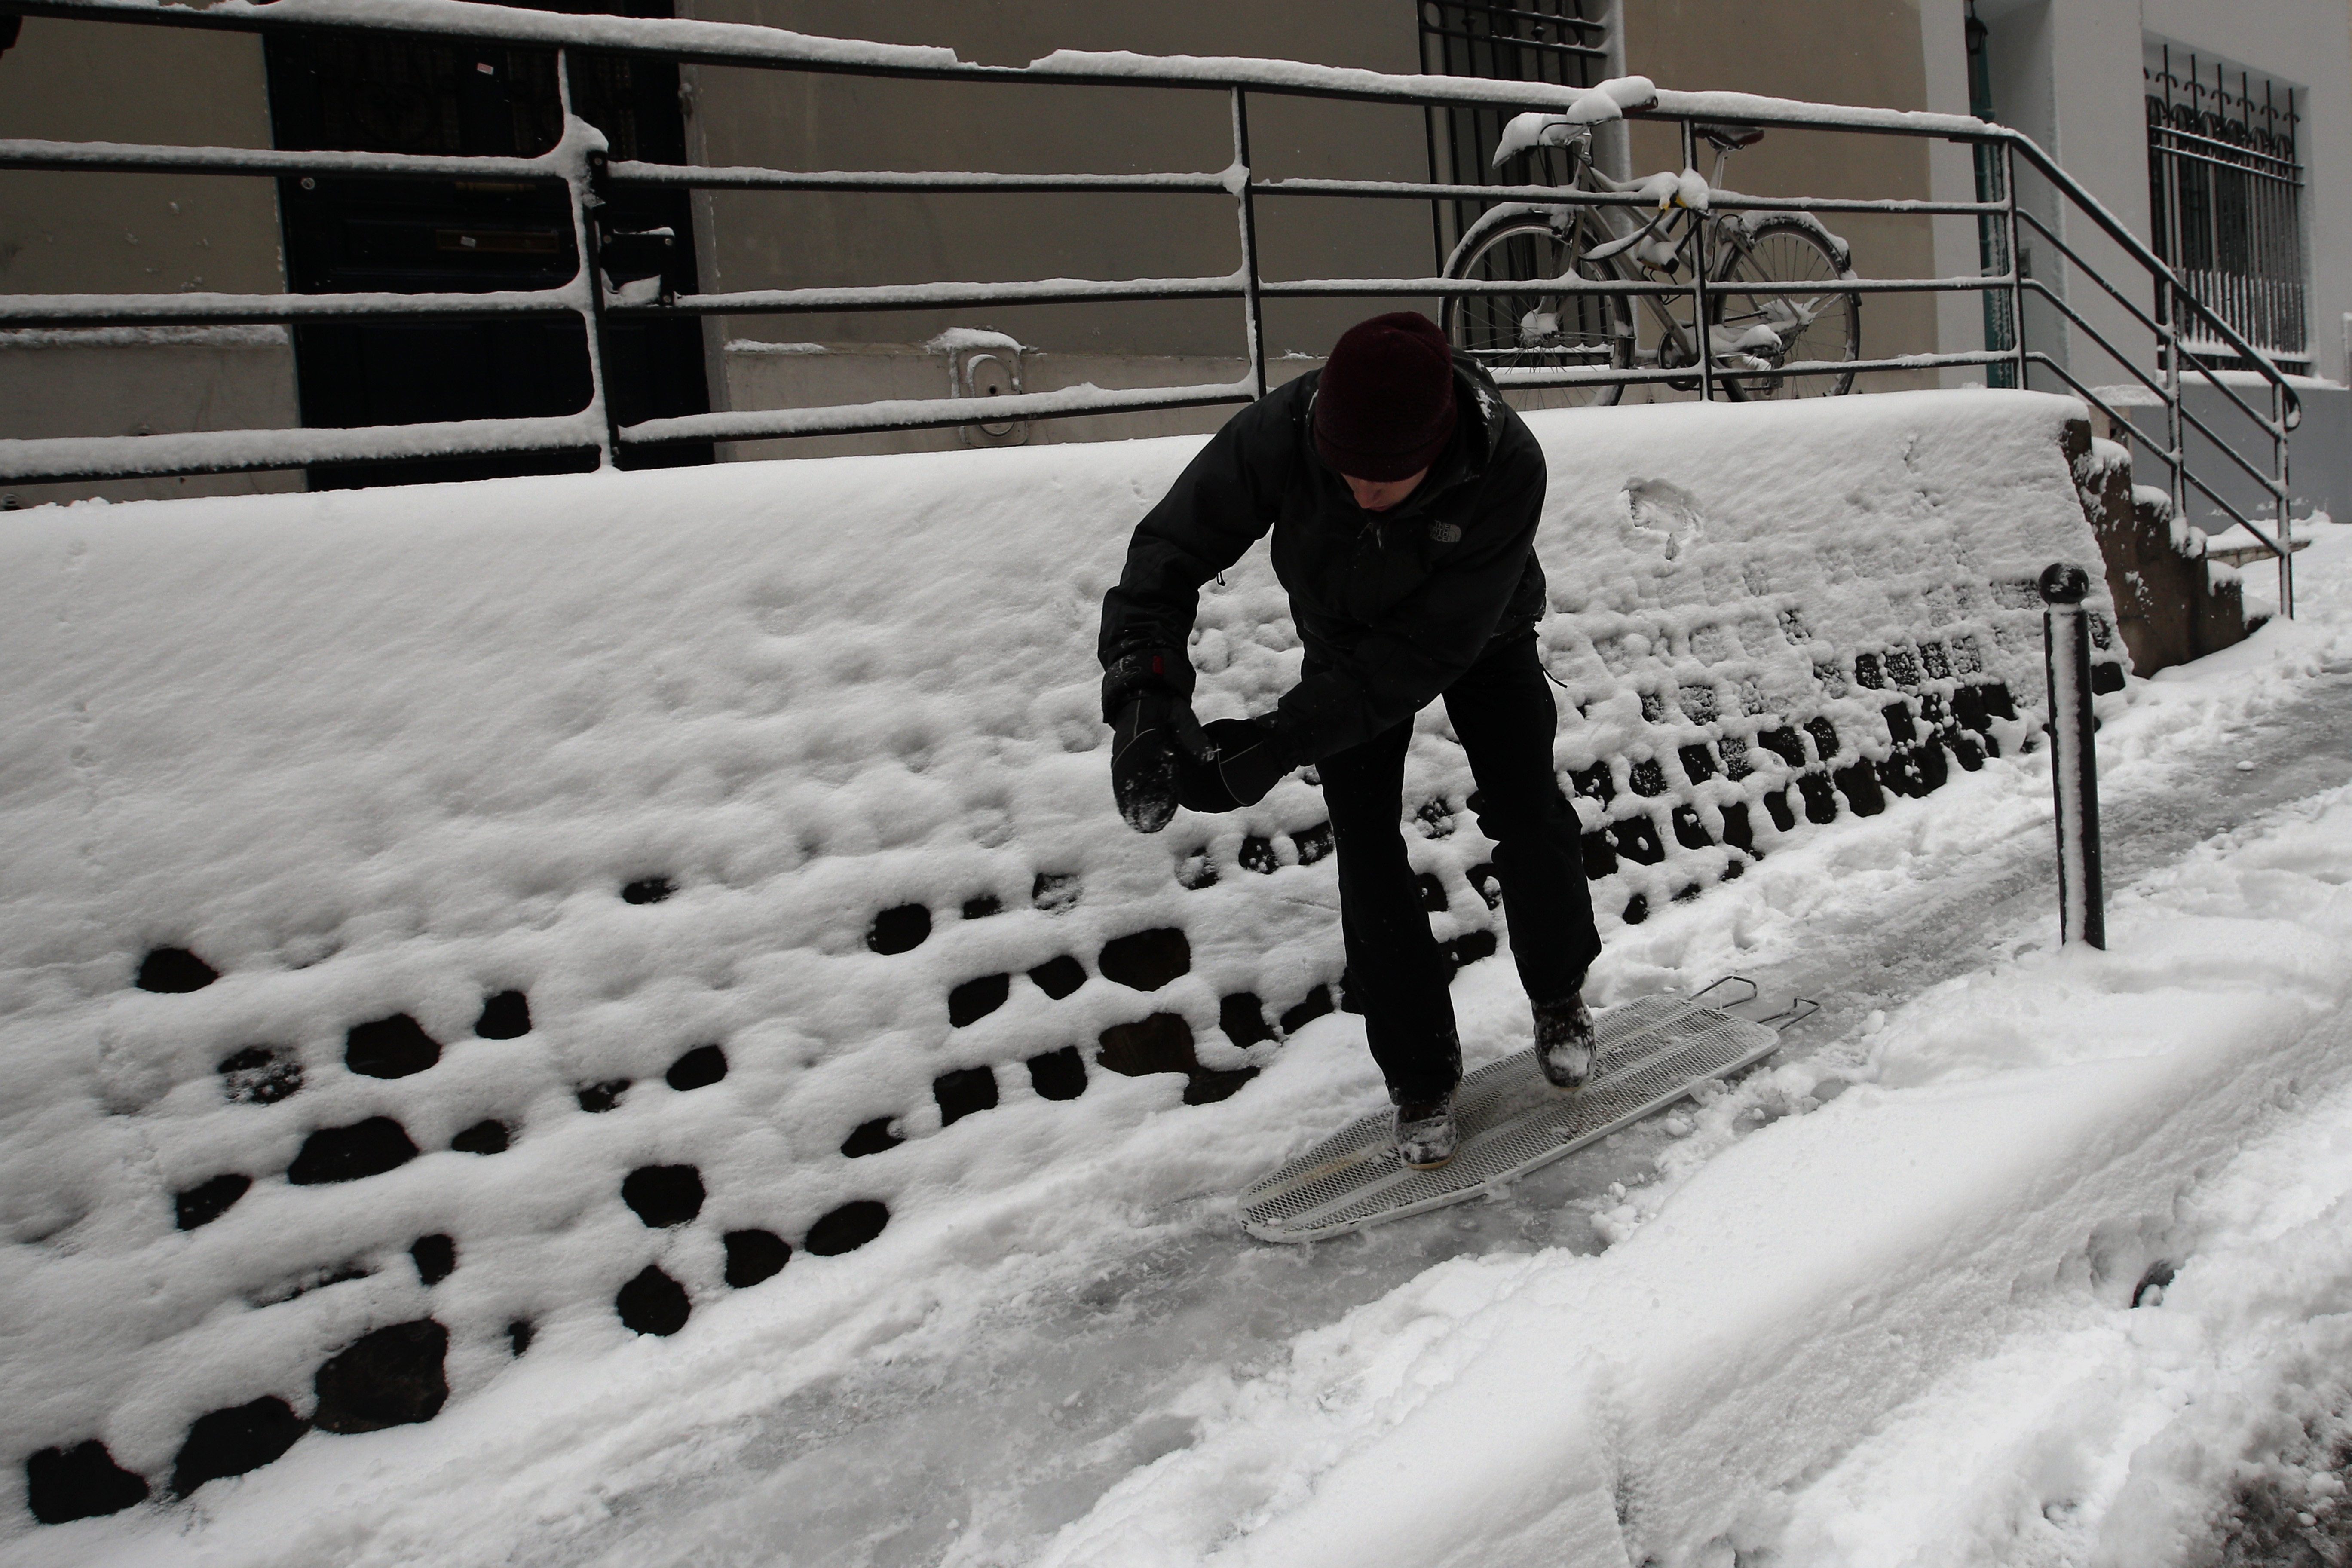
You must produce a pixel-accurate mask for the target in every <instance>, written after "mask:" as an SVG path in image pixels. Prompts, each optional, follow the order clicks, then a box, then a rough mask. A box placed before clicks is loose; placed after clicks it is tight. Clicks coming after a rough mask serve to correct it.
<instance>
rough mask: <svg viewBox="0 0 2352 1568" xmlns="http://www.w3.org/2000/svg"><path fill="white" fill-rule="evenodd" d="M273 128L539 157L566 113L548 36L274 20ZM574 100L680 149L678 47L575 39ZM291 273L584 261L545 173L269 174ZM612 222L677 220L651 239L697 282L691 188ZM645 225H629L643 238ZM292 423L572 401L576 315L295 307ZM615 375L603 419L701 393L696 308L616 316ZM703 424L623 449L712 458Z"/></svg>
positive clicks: (553, 270) (404, 473)
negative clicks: (624, 50) (295, 408)
mask: <svg viewBox="0 0 2352 1568" xmlns="http://www.w3.org/2000/svg"><path fill="white" fill-rule="evenodd" d="M537 8H539V9H542V10H563V11H587V10H590V9H593V10H596V11H599V12H604V13H608V14H609V13H615V12H617V13H622V14H626V15H633V16H668V15H669V14H670V5H669V4H668V0H624V3H621V4H613V3H609V0H600V3H592V0H556V3H552V4H541V5H539V6H538V7H537ZM268 70H269V103H270V121H271V126H272V132H273V134H274V136H275V138H276V141H277V144H278V146H279V147H281V148H289V149H302V150H317V149H331V150H335V151H352V152H371V153H426V154H436V155H448V154H453V153H487V154H493V155H503V156H520V157H536V156H537V155H538V154H540V153H544V152H546V151H547V150H548V149H549V148H551V147H552V146H553V145H554V144H555V142H556V140H557V138H558V137H559V136H560V135H561V134H562V107H561V100H560V98H559V97H558V93H557V88H556V78H555V70H556V61H555V56H554V54H553V53H552V52H550V51H542V50H535V49H508V48H488V47H476V46H473V45H470V44H466V43H462V42H460V43H455V44H442V43H426V42H422V41H416V40H411V39H406V38H391V37H384V38H374V37H352V36H351V35H347V34H346V35H313V36H303V35H272V36H271V37H269V39H268ZM573 102H574V106H575V108H577V110H579V112H580V115H581V117H582V118H583V119H584V120H586V121H588V122H589V123H590V124H592V125H594V126H595V127H596V128H597V129H598V130H600V131H602V132H604V135H605V137H606V138H607V140H608V141H609V142H611V144H612V156H613V157H614V158H615V159H621V158H643V159H646V160H649V161H652V162H656V163H685V162H686V130H685V125H684V122H683V121H682V119H681V117H680V115H679V110H678V94H677V68H675V67H674V66H670V65H667V64H662V63H658V62H647V61H644V60H629V59H620V58H612V57H609V56H593V55H591V56H585V57H582V58H579V59H578V60H576V61H575V65H574V73H573ZM278 205H279V211H280V212H281V214H282V215H283V218H284V223H285V230H286V266H287V273H288V280H289V284H290V285H291V287H292V288H293V289H294V290H295V291H296V292H298V293H305V294H315V293H341V292H346V291H353V290H384V291H390V292H397V293H423V292H465V293H477V292H482V291H486V290H490V289H549V288H555V287H558V286H560V285H561V284H562V283H564V282H565V281H567V280H568V279H571V277H572V275H573V273H574V271H575V270H576V267H577V258H576V252H575V247H574V245H573V241H572V216H571V212H570V207H569V204H568V203H567V201H566V200H565V197H564V194H563V192H562V190H561V189H559V188H555V187H548V186H531V185H520V184H510V183H505V182H498V181H483V180H467V181H454V180H453V181H437V180H436V181H423V180H384V179H333V178H325V177H320V178H316V179H300V180H290V179H289V180H283V181H280V182H279V203H278ZM602 216H603V220H604V226H605V228H606V230H607V231H626V232H631V233H644V232H648V231H657V230H664V229H666V230H667V231H668V237H667V239H666V240H656V241H653V242H650V243H651V245H652V246H654V247H656V253H655V255H654V258H653V259H652V261H651V263H650V264H649V265H643V266H640V267H638V268H635V270H637V271H641V272H642V271H650V270H652V269H653V268H656V267H657V268H659V269H660V271H661V274H662V277H663V279H664V281H665V283H666V285H667V287H668V288H670V289H675V290H676V291H677V292H679V293H689V294H690V293H692V292H694V290H695V289H696V287H697V284H696V280H695V264H694V249H693V232H694V231H693V226H692V223H691V221H690V218H689V214H688V197H687V195H686V193H685V192H683V191H658V192H652V193H640V192H629V193H626V194H625V195H622V196H621V197H620V198H619V199H617V200H615V201H614V203H613V204H612V205H610V206H608V207H606V208H605V209H604V214H603V215H602ZM647 244H648V242H646V241H635V242H632V249H633V250H635V251H643V250H644V249H645V248H646V246H647ZM294 359H295V367H296V373H297V374H298V376H299V386H300V393H301V404H302V422H303V424H305V425H307V426H344V427H348V426H362V425H407V424H415V423H419V422H423V421H428V420H464V419H497V418H513V417H521V416H540V415H560V414H573V413H577V412H579V411H580V410H581V409H582V408H583V407H584V406H586V405H587V402H588V394H589V382H588V352H587V333H586V329H585V327H584V326H583V323H582V322H581V321H579V320H578V319H577V318H576V317H554V318H547V319H541V320H532V321H499V320H496V319H491V320H484V321H417V322H381V323H379V322H370V323H366V324H352V323H341V322H320V323H303V324H300V325H298V326H297V327H296V328H295V329H294ZM604 375H605V389H606V395H607V396H608V397H610V399H611V400H612V405H613V412H614V417H615V419H616V420H617V421H618V422H619V423H621V424H623V425H628V424H632V423H635V421H637V420H641V419H649V418H656V417H660V416H669V415H677V414H699V413H703V412H706V411H707V410H708V409H709V406H710V401H709V388H708V385H707V384H706V383H705V381H704V379H703V364H702V338H701V333H700V331H699V330H698V328H697V327H696V325H695V324H694V323H693V322H691V321H660V322H614V323H613V325H612V326H611V327H610V328H609V329H608V331H607V333H606V363H605V367H604ZM711 458H712V452H711V448H710V445H709V443H708V442H702V443H698V444H686V445H681V446H678V447H663V448H659V449H656V450H652V451H646V452H640V453H635V454H625V455H624V458H623V462H624V465H625V466H626V467H631V468H642V467H656V466H667V465H672V464H679V463H698V462H699V463H707V462H709V461H710V460H711ZM594 466H595V455H594V454H593V452H589V451H579V452H549V453H519V454H514V455H511V456H503V455H502V456H495V457H481V458H435V459H429V460H425V461H416V462H402V463H353V464H342V465H337V466H335V467H332V468H313V469H311V471H310V486H311V488H312V489H346V488H351V487H354V486H360V485H378V484H403V483H421V482H425V481H429V480H440V479H488V478H493V477H497V476H500V475H508V474H545V473H568V472H575V471H580V470H583V469H587V468H593V467H594Z"/></svg>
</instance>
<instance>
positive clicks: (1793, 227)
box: [1707, 214, 1862, 399]
mask: <svg viewBox="0 0 2352 1568" xmlns="http://www.w3.org/2000/svg"><path fill="white" fill-rule="evenodd" d="M1852 277H1853V267H1852V266H1851V265H1849V258H1848V255H1847V252H1846V249H1845V247H1844V246H1843V244H1842V243H1841V242H1840V241H1838V240H1836V239H1835V238H1833V237H1832V236H1831V234H1830V232H1829V231H1828V230H1827V229H1825V228H1823V227H1822V226H1821V225H1820V224H1818V223H1816V222H1814V221H1813V220H1812V219H1811V218H1809V217H1804V216H1798V215H1793V214H1790V215H1781V216H1773V217H1766V218H1759V219H1758V220H1756V222H1754V223H1753V224H1750V225H1748V243H1747V245H1745V246H1744V247H1741V246H1735V247H1731V248H1730V249H1729V251H1728V252H1727V254H1726V256H1725V257H1724V259H1723V263H1722V265H1721V267H1720V268H1718V269H1717V279H1716V280H1715V284H1714V292H1713V293H1712V294H1711V295H1710V297H1709V299H1708V306H1709V310H1708V313H1709V314H1710V315H1711V316H1712V317H1713V318H1714V321H1713V327H1714V330H1713V331H1710V332H1709V333H1708V334H1707V336H1708V338H1709V340H1710V341H1711V342H1713V343H1714V345H1715V357H1716V360H1717V363H1718V364H1720V363H1722V362H1723V361H1724V360H1725V359H1726V358H1728V357H1729V356H1731V355H1734V354H1738V355H1741V356H1744V358H1746V359H1748V360H1752V361H1761V362H1763V363H1766V364H1769V365H1770V366H1772V367H1774V368H1775V369H1777V368H1778V367H1780V366H1781V365H1784V364H1797V363H1838V362H1841V361H1853V360H1858V359H1860V358H1861V357H1862V296H1861V295H1859V294H1854V293H1846V292H1841V291H1840V290H1838V289H1836V288H1835V287H1834V285H1835V284H1836V283H1837V282H1838V280H1839V279H1847V278H1852ZM1743 282H1753V283H1818V284H1822V285H1824V287H1823V288H1822V290H1821V291H1820V292H1819V293H1812V294H1748V293H1744V292H1742V291H1741V289H1740V287H1739V285H1740V284H1741V283H1743ZM1739 368H1743V367H1740V362H1739V361H1738V360H1735V361H1733V364H1732V365H1731V366H1727V367H1726V371H1727V374H1724V375H1723V376H1722V377H1721V381H1722V384H1723V387H1724V390H1725V392H1726V393H1727V394H1728V395H1730V396H1732V397H1735V398H1741V399H1761V398H1769V397H1836V396H1839V395H1843V394H1844V393H1847V392H1850V391H1852V390H1853V372H1852V371H1846V372H1844V373H1843V374H1815V375H1791V376H1781V375H1743V374H1739Z"/></svg>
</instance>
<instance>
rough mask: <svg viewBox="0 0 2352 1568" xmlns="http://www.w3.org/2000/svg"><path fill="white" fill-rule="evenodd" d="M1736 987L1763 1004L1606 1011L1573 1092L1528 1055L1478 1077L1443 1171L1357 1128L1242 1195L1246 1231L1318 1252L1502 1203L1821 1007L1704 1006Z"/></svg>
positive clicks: (1697, 1002)
mask: <svg viewBox="0 0 2352 1568" xmlns="http://www.w3.org/2000/svg"><path fill="white" fill-rule="evenodd" d="M1727 985H1728V986H1745V987H1747V994H1746V995H1744V996H1738V997H1732V998H1729V999H1727V1005H1731V1006H1738V1005H1741V1004H1743V1003H1748V1002H1752V1001H1754V1000H1755V999H1756V996H1757V994H1758V990H1757V986H1756V984H1755V982H1753V981H1751V980H1748V979H1747V978H1746V977H1744V976H1741V975H1736V974H1734V975H1727V976H1725V977H1724V978H1723V979H1721V980H1718V981H1717V982H1716V983H1715V984H1712V985H1709V986H1707V987H1706V989H1705V990H1702V991H1700V992H1698V993H1696V994H1694V995H1690V996H1644V997H1642V998H1640V999H1639V1000H1637V1001H1633V1002H1628V1003H1626V1004H1625V1005H1622V1006H1620V1007H1612V1008H1610V1009H1609V1010H1608V1011H1607V1012H1605V1013H1602V1014H1601V1015H1600V1016H1598V1017H1597V1019H1596V1020H1595V1025H1596V1028H1595V1033H1596V1035H1597V1037H1598V1045H1599V1049H1598V1051H1597V1052H1596V1054H1595V1057H1594V1061H1593V1074H1592V1077H1591V1080H1590V1081H1589V1082H1587V1083H1586V1084H1585V1086H1584V1088H1583V1089H1580V1090H1578V1091H1576V1092H1574V1093H1570V1092H1567V1091H1564V1090H1561V1089H1554V1088H1553V1087H1552V1086H1551V1085H1550V1084H1549V1082H1547V1081H1545V1079H1544V1076H1543V1072H1542V1069H1541V1068H1538V1067H1537V1066H1536V1058H1535V1051H1534V1049H1533V1047H1529V1048H1528V1049H1527V1050H1524V1051H1521V1052H1519V1053H1517V1055H1516V1056H1509V1057H1506V1058H1503V1059H1502V1060H1501V1061H1498V1062H1491V1063H1489V1064H1487V1065H1486V1067H1483V1068H1479V1069H1478V1070H1477V1071H1476V1072H1474V1073H1472V1074H1470V1075H1469V1076H1468V1077H1467V1078H1465V1079H1463V1080H1462V1087H1461V1089H1459V1090H1458V1091H1457V1092H1456V1095H1455V1098H1454V1116H1455V1119H1456V1121H1457V1122H1458V1124H1459V1126H1460V1128H1461V1134H1462V1142H1461V1147H1460V1151H1459V1152H1457V1153H1456V1154H1455V1155H1454V1158H1453V1160H1452V1161H1451V1162H1450V1163H1447V1164H1446V1165H1445V1166H1444V1168H1443V1169H1440V1170H1435V1171H1408V1170H1405V1169H1403V1168H1402V1167H1401V1166H1400V1165H1398V1163H1397V1159H1396V1141H1395V1137H1394V1133H1393V1127H1392V1123H1391V1117H1390V1113H1389V1112H1388V1111H1386V1110H1381V1111H1379V1112H1376V1113H1374V1114H1373V1115H1370V1116H1366V1117H1362V1118H1360V1119H1359V1120H1358V1121H1353V1122H1350V1123H1349V1125H1348V1126H1347V1127H1346V1128H1344V1129H1342V1130H1341V1131H1339V1132H1337V1133H1335V1134H1333V1135H1332V1136H1331V1137H1329V1138H1327V1139H1325V1140H1324V1141H1323V1142H1320V1143H1318V1144H1317V1145H1316V1146H1315V1147H1314V1148H1312V1149H1309V1150H1308V1151H1307V1152H1306V1153H1304V1154H1301V1155H1299V1156H1298V1157H1297V1159H1295V1160H1292V1161H1291V1162H1290V1163H1287V1164H1286V1165H1284V1166H1283V1167H1282V1168H1281V1169H1279V1170H1277V1171H1276V1172H1274V1173H1272V1174H1270V1175H1268V1176H1265V1178H1263V1179H1262V1180H1260V1181H1259V1182H1257V1183H1256V1184H1255V1185H1253V1186H1252V1187H1251V1188H1250V1189H1249V1190H1248V1191H1247V1192H1245V1193H1244V1194H1242V1197H1241V1216H1242V1228H1244V1230H1246V1231H1248V1232H1249V1233H1250V1234H1251V1235H1252V1236H1255V1237H1258V1238H1259V1239H1260V1240H1262V1241H1318V1240H1320V1239H1322V1238H1323V1237H1332V1236H1344V1235H1346V1234H1347V1233H1349V1231H1355V1230H1361V1229H1363V1228H1365V1227H1366V1226H1374V1225H1380V1224H1382V1223H1384V1222H1386V1221H1388V1220H1392V1219H1402V1218H1403V1217H1404V1216H1405V1215H1416V1214H1426V1213H1428V1212H1429V1211H1430V1210H1431V1209H1439V1208H1444V1207H1445V1206H1446V1205H1449V1204H1458V1203H1465V1202H1467V1201H1468V1200H1469V1199H1471V1198H1475V1197H1479V1196H1482V1195H1484V1194H1488V1193H1492V1192H1495V1191H1496V1190H1498V1189H1499V1188H1501V1187H1503V1186H1505V1185H1507V1184H1509V1183H1511V1182H1513V1181H1516V1180H1517V1178H1519V1177H1520V1176H1523V1175H1525V1174H1527V1173H1528V1172H1529V1171H1533V1170H1536V1169H1538V1168H1539V1167H1541V1166H1544V1165H1548V1164H1549V1163H1551V1162H1553V1161H1554V1160H1558V1159H1559V1158H1561V1157H1563V1156H1564V1155H1568V1154H1571V1153H1574V1152H1576V1151H1577V1150H1579V1149H1581V1148H1583V1147H1584V1146H1585V1145H1586V1144H1588V1143H1592V1142H1597V1141H1598V1140H1600V1139H1602V1138H1605V1137H1607V1136H1608V1135H1609V1134H1610V1133H1612V1132H1614V1131H1617V1130H1618V1129H1620V1128H1622V1127H1627V1126H1631V1125H1632V1124H1633V1123H1634V1122H1636V1121H1641V1120H1642V1119H1643V1117H1645V1116H1650V1115H1653V1114H1654V1113H1655V1112H1657V1111H1660V1110H1664V1109H1665V1108H1666V1107H1667V1106H1669V1105H1672V1104H1673V1103H1674V1102H1675V1100H1681V1099H1682V1098H1684V1097H1685V1095H1688V1094H1689V1093H1690V1092H1691V1090H1692V1089H1696V1087H1697V1086H1698V1085H1700V1084H1701V1083H1704V1082H1706V1080H1707V1079H1711V1078H1720V1077H1722V1076H1723V1075H1724V1074H1726V1073H1732V1072H1738V1070H1739V1069H1740V1068H1745V1067H1748V1065H1750V1064H1751V1063H1754V1062H1757V1061H1760V1060H1761V1059H1763V1058H1765V1057H1767V1056H1769V1055H1770V1054H1771V1053H1772V1052H1773V1051H1774V1050H1776V1049H1778V1048H1779V1047H1780V1030H1781V1029H1782V1028H1785V1027H1786V1026H1789V1025H1790V1024H1794V1023H1798V1022H1800V1021H1801V1020H1802V1019H1805V1018H1808V1017H1811V1016H1812V1015H1813V1014H1814V1013H1815V1012H1818V1011H1819V1010H1820V1009H1819V1006H1818V1005H1817V1004H1814V1003H1811V1002H1807V1001H1803V1000H1799V1001H1797V1002H1795V1003H1793V1004H1791V1005H1790V1007H1789V1008H1788V1009H1787V1010H1786V1011H1784V1012H1781V1013H1777V1014H1774V1015H1773V1016H1771V1017H1769V1018H1768V1019H1765V1020H1763V1021H1761V1022H1759V1021H1757V1020H1754V1019H1750V1018H1742V1017H1739V1016H1736V1015H1734V1014H1731V1013H1727V1012H1725V1011H1723V1009H1722V1008H1721V1007H1719V1006H1713V1005H1707V1003H1706V1001H1705V998H1706V997H1707V996H1709V995H1710V994H1713V993H1715V992H1717V991H1719V990H1721V989H1722V988H1723V987H1725V986H1727Z"/></svg>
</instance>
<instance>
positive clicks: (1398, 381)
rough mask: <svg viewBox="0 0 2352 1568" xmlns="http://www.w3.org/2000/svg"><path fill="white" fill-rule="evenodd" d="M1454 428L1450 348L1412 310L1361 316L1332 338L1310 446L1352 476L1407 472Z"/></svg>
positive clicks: (1428, 460)
mask: <svg viewBox="0 0 2352 1568" xmlns="http://www.w3.org/2000/svg"><path fill="white" fill-rule="evenodd" d="M1453 434H1454V356H1453V354H1452V353H1449V352H1448V351H1447V349H1446V346H1445V334H1444V332H1441V331H1438V330H1437V323H1436V322H1434V321H1431V320H1430V319H1429V318H1428V317H1426V316H1424V315H1423V314H1421V313H1420V312H1419V311H1417V310H1399V311H1397V312H1396V313H1395V314H1393V315H1388V316H1374V317H1373V318H1372V319H1371V320H1370V321H1359V322H1357V323H1356V324H1355V325H1354V326H1352V327H1349V329H1348V330H1347V331H1345V332H1343V333H1341V334H1340V336H1339V342H1337V343H1334V344H1333V345H1332V346H1331V357H1330V359H1329V360H1328V361H1327V362H1325V363H1324V366H1323V380H1322V383H1321V384H1320V385H1319V386H1318V387H1317V389H1316V393H1315V449H1316V450H1317V451H1318V452H1320V453H1321V454H1322V455H1323V460H1324V461H1325V462H1327V463H1328V464H1330V465H1331V467H1333V468H1337V469H1338V470H1339V472H1340V473H1342V474H1345V475H1347V476H1348V477H1349V478H1350V479H1372V480H1375V481H1381V480H1388V479H1407V478H1410V477H1411V476H1412V475H1414V474H1417V473H1419V472H1421V471H1422V469H1423V468H1427V467H1429V465H1430V464H1432V463H1433V462H1435V461H1436V460H1437V455H1438V454H1439V453H1440V452H1443V451H1444V450H1445V443H1446V441H1447V439H1448V438H1449V437H1452V436H1453Z"/></svg>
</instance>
